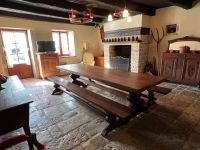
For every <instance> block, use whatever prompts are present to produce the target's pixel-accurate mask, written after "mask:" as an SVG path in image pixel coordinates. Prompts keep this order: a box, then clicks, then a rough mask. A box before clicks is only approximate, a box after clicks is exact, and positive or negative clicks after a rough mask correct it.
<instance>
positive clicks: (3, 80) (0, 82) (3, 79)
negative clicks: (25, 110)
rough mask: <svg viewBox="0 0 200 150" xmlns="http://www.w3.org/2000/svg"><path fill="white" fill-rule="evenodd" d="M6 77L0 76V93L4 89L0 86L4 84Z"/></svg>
mask: <svg viewBox="0 0 200 150" xmlns="http://www.w3.org/2000/svg"><path fill="white" fill-rule="evenodd" d="M7 79H8V77H6V76H4V75H2V74H0V91H1V90H3V89H4V88H3V87H2V86H1V84H3V83H6V81H7Z"/></svg>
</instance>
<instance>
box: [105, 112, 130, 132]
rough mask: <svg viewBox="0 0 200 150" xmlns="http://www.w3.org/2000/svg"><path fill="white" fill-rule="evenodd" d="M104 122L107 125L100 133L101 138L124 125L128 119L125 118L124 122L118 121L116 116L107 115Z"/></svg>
mask: <svg viewBox="0 0 200 150" xmlns="http://www.w3.org/2000/svg"><path fill="white" fill-rule="evenodd" d="M106 120H107V121H108V123H109V124H108V126H107V127H106V128H105V129H104V130H103V131H102V133H101V135H102V136H106V135H107V134H108V133H109V132H111V131H112V130H114V129H115V128H117V127H119V126H122V125H124V124H126V123H127V122H128V121H129V120H130V118H127V119H126V120H120V119H117V117H116V116H114V115H111V114H109V115H108V118H107V119H106Z"/></svg>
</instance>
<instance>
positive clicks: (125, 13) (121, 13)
mask: <svg viewBox="0 0 200 150" xmlns="http://www.w3.org/2000/svg"><path fill="white" fill-rule="evenodd" d="M124 4H125V7H124V10H121V11H119V12H114V13H113V14H109V15H108V21H113V17H115V18H121V17H123V18H127V22H131V17H130V13H129V10H128V9H127V8H126V0H124Z"/></svg>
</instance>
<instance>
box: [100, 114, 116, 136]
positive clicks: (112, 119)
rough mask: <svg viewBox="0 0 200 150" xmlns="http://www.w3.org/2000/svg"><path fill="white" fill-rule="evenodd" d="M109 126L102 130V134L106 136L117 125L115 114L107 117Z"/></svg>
mask: <svg viewBox="0 0 200 150" xmlns="http://www.w3.org/2000/svg"><path fill="white" fill-rule="evenodd" d="M107 121H108V123H109V124H108V126H107V127H106V128H105V129H104V130H103V131H102V133H101V135H102V136H106V135H107V134H108V133H109V132H110V131H112V130H113V129H114V128H115V127H116V117H115V116H113V115H108V118H107Z"/></svg>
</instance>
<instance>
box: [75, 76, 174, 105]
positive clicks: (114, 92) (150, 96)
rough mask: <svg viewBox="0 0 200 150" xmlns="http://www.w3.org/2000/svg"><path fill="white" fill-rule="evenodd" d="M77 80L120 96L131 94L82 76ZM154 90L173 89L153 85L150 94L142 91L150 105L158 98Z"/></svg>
mask: <svg viewBox="0 0 200 150" xmlns="http://www.w3.org/2000/svg"><path fill="white" fill-rule="evenodd" d="M77 80H78V81H80V82H83V83H84V84H87V85H91V86H94V87H97V88H100V89H104V90H106V91H108V92H110V93H112V94H114V95H117V96H120V97H128V95H129V93H128V92H125V91H121V90H118V89H116V88H111V87H108V86H105V85H103V84H96V83H95V82H91V81H89V80H85V79H82V78H79V79H77ZM154 92H156V93H160V94H164V95H166V94H168V93H169V92H171V89H169V88H165V87H161V86H157V85H155V86H152V87H150V88H149V89H148V95H146V94H142V93H141V96H142V97H146V98H148V100H149V101H148V104H149V105H150V104H152V102H154V101H155V100H156V98H155V96H154Z"/></svg>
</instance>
